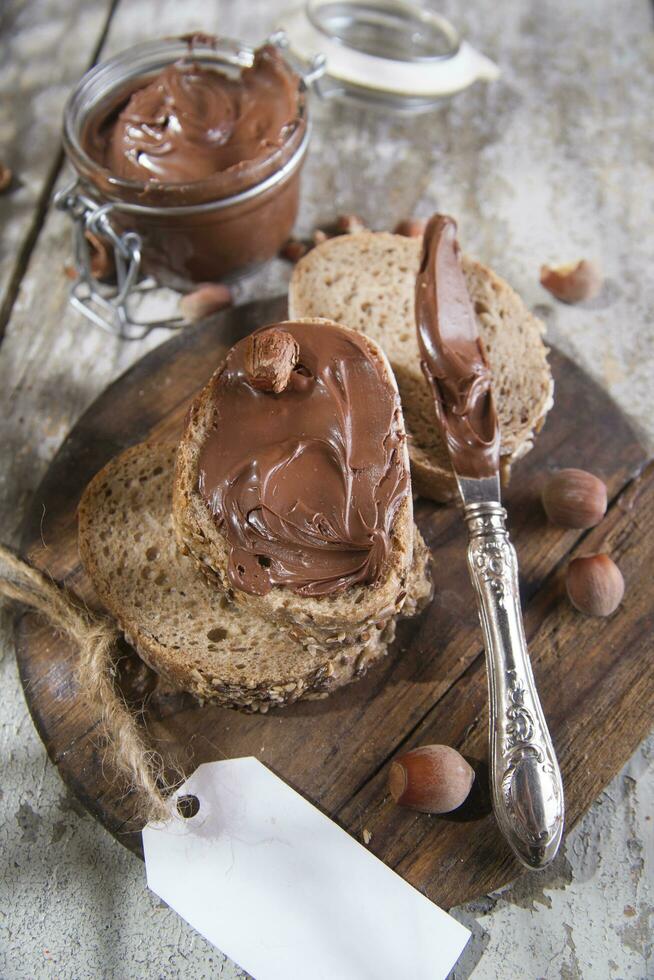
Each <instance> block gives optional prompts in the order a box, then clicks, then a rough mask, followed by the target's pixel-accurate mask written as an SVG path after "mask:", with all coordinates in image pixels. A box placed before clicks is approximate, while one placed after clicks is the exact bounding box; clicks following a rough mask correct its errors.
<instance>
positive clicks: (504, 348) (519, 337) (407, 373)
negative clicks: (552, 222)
mask: <svg viewBox="0 0 654 980" xmlns="http://www.w3.org/2000/svg"><path fill="white" fill-rule="evenodd" d="M421 248H422V239H421V238H406V237H403V236H401V235H391V234H388V233H386V232H361V233H359V234H356V235H343V236H339V237H337V238H332V239H330V240H328V241H326V242H324V243H323V244H322V245H319V246H318V247H317V248H315V249H313V250H312V251H311V252H310V253H309V254H308V255H306V256H305V257H304V258H303V259H302V260H301V261H300V262H298V264H297V265H296V267H295V269H294V271H293V276H292V279H291V284H290V288H289V316H290V317H330V318H332V319H334V320H337V321H339V322H341V323H344V324H347V325H348V326H349V327H352V328H354V329H355V330H359V331H361V332H362V333H365V334H366V335H367V336H369V337H371V338H372V339H373V340H375V341H376V342H377V343H378V344H379V345H380V346H381V347H382V348H383V350H384V351H385V353H386V355H387V357H388V359H389V361H390V363H391V365H392V367H393V371H394V372H395V377H396V379H397V383H398V387H399V390H400V395H401V398H402V406H403V409H404V419H405V424H406V431H407V435H408V441H409V452H410V456H411V472H412V478H413V488H414V490H415V491H416V492H417V493H418V494H421V495H423V496H425V497H429V498H431V499H433V500H449V499H451V498H452V497H453V496H454V494H455V484H454V476H453V473H452V470H451V467H450V464H449V460H448V456H447V451H446V449H445V447H444V445H443V443H442V441H441V439H440V435H439V432H438V431H437V428H438V427H437V426H436V424H435V420H434V406H433V398H432V394H431V391H430V389H429V386H428V384H427V382H426V380H425V377H424V376H423V373H422V370H421V367H420V353H419V350H418V341H417V334H416V327H415V315H414V293H415V282H416V274H417V272H418V267H419V264H420V254H421ZM463 268H464V273H465V277H466V283H467V286H468V291H469V293H470V296H471V299H472V303H473V307H474V310H475V314H476V317H477V321H478V326H479V332H480V335H481V337H482V340H483V342H484V345H485V349H486V353H487V356H488V361H489V364H490V368H491V373H492V377H493V390H494V395H495V401H496V405H497V410H498V416H499V421H500V429H501V459H502V469H503V472H504V473H505V475H508V471H509V469H510V466H511V464H512V463H513V462H515V461H516V460H518V459H520V457H522V456H524V455H525V453H527V452H528V451H529V450H530V449H531V447H532V445H533V440H534V436H535V434H536V433H537V432H538V431H539V430H540V428H541V427H542V425H543V423H544V421H545V416H546V415H547V412H548V411H549V409H550V408H551V406H552V404H553V398H552V395H553V381H552V375H551V372H550V369H549V365H548V362H547V347H546V346H545V344H544V342H543V334H544V326H543V324H542V323H541V321H540V320H538V319H537V318H536V317H535V316H533V315H532V314H531V313H530V312H529V310H528V309H527V307H526V306H525V304H524V303H523V302H522V300H521V299H520V297H519V296H518V295H517V293H515V292H514V290H513V289H511V287H510V286H509V285H508V284H507V283H506V282H504V280H503V279H500V277H499V276H497V275H496V274H495V273H494V272H493V271H492V270H491V269H489V268H487V267H486V266H484V265H482V264H481V263H480V262H477V261H475V260H474V259H472V258H470V257H468V256H465V255H464V256H463Z"/></svg>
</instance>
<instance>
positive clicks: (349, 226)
mask: <svg viewBox="0 0 654 980" xmlns="http://www.w3.org/2000/svg"><path fill="white" fill-rule="evenodd" d="M335 228H336V232H337V234H339V235H356V234H357V233H358V232H360V231H367V230H368V229H367V226H366V223H365V222H364V221H362V220H361V218H360V217H359V216H358V214H339V216H338V218H337V219H336V225H335Z"/></svg>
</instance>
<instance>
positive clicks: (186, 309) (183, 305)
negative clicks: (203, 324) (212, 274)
mask: <svg viewBox="0 0 654 980" xmlns="http://www.w3.org/2000/svg"><path fill="white" fill-rule="evenodd" d="M231 303H232V294H231V291H230V289H229V286H225V284H224V283H221V282H208V283H205V284H204V285H203V286H199V287H198V288H197V289H196V290H195V291H194V292H192V293H187V294H186V296H182V298H181V299H180V301H179V311H180V313H181V314H182V316H183V317H184V319H185V320H189V321H190V322H191V323H194V322H195V321H196V320H203V319H204V317H205V316H210V315H211V314H212V313H217V312H218V311H219V310H223V309H224V308H225V307H226V306H231Z"/></svg>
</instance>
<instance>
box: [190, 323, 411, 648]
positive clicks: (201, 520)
mask: <svg viewBox="0 0 654 980" xmlns="http://www.w3.org/2000/svg"><path fill="white" fill-rule="evenodd" d="M298 319H300V318H298ZM301 322H307V323H313V322H316V321H315V319H314V318H311V317H310V318H305V319H302V320H301ZM320 322H328V321H320ZM320 322H318V323H317V329H319V323H320ZM283 326H284V324H281V327H282V328H283ZM366 343H367V346H368V348H369V350H370V353H371V355H372V356H373V357H374V358H375V359H376V360H377V361H378V362H379V363H380V364H381V366H382V369H383V372H384V375H385V378H386V382H387V384H388V385H389V386H390V387H392V389H393V390H394V391H395V392H397V386H396V383H395V378H394V377H393V372H392V370H391V368H390V366H389V364H388V361H387V359H386V356H385V354H384V353H383V351H382V350H381V348H380V347H379V346H378V344H377V343H375V341H372V340H369V339H366ZM220 373H221V368H218V370H217V371H216V373H215V374H214V375H213V377H212V379H211V380H210V381H209V383H208V384H207V386H206V387H205V388H204V389H203V391H202V392H201V393H200V395H199V396H198V398H196V400H195V402H194V403H193V405H192V407H191V410H190V412H189V415H188V417H187V423H186V428H185V431H184V435H183V437H182V441H181V443H180V446H179V451H178V454H177V465H176V475H175V485H174V492H173V520H174V523H175V528H176V531H177V537H178V541H179V543H180V546H181V547H182V548H184V549H185V550H186V551H187V553H188V554H190V555H192V556H193V557H194V558H195V559H196V561H197V562H198V563H199V565H200V566H201V567H202V568H203V570H204V571H205V573H206V574H207V575H210V576H213V577H214V578H215V580H216V581H217V582H218V583H219V584H220V586H221V587H222V589H223V590H224V591H225V592H230V594H232V589H231V586H230V582H229V579H228V576H227V565H228V560H229V545H228V543H227V541H226V540H225V538H224V537H223V536H222V535H221V533H220V531H219V530H218V528H217V527H216V524H215V522H214V519H213V517H212V515H211V513H210V511H209V508H208V506H207V503H206V501H205V500H204V498H203V497H202V495H201V493H200V492H199V489H198V476H199V458H200V452H201V449H202V446H203V445H204V442H205V440H206V438H207V436H208V434H209V432H210V431H211V427H212V425H213V420H214V411H213V399H214V390H215V386H216V385H217V384H218V382H219V379H220ZM399 414H400V418H399V422H398V425H399V427H400V431H401V432H402V433H403V432H404V422H403V420H402V418H401V412H400V413H399ZM402 453H403V454H404V463H405V466H406V469H407V472H408V470H409V458H408V451H407V447H406V440H403V442H402ZM413 543H414V524H413V502H412V498H411V493H410V492H407V494H406V495H405V497H404V499H403V501H402V502H401V504H400V506H399V508H398V512H397V514H396V516H395V521H394V524H393V527H392V530H391V548H390V553H389V556H388V559H387V562H386V567H385V569H384V571H383V577H382V579H381V581H379V582H378V583H376V584H374V585H357V586H353V587H351V588H348V589H346V590H345V591H344V592H339V593H334V594H331V595H324V596H320V597H317V598H313V597H307V596H300V595H297V594H296V593H294V592H292V591H291V590H290V589H288V588H285V587H283V586H276V587H274V588H273V589H271V591H270V592H269V593H268V594H267V595H265V596H258V595H250V594H249V593H246V592H244V591H242V590H238V589H237V590H234V591H233V598H234V601H235V602H236V603H237V604H239V605H241V606H243V608H245V609H248V610H250V611H251V612H252V613H254V614H255V615H258V616H267V617H269V618H270V620H271V621H272V622H276V623H278V624H280V625H283V626H285V627H287V628H291V629H293V630H294V631H296V633H297V634H298V635H301V636H302V635H303V636H308V637H312V638H313V639H314V640H315V641H316V642H317V643H319V644H325V643H330V642H351V640H352V638H353V637H354V636H356V635H357V634H358V633H360V631H361V630H362V629H365V628H367V627H371V626H382V625H383V624H385V623H386V622H387V621H388V620H389V619H390V618H391V617H393V616H395V615H397V613H398V612H400V611H401V609H402V607H403V605H404V602H405V600H406V596H407V576H408V573H409V570H410V568H411V565H412V560H413Z"/></svg>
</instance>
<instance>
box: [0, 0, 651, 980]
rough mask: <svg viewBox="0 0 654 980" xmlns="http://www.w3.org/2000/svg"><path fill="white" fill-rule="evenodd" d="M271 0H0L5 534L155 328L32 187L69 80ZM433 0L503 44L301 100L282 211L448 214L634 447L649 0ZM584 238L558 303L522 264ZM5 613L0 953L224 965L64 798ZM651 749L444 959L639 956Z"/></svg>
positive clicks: (0, 520)
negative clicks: (628, 430) (348, 103)
mask: <svg viewBox="0 0 654 980" xmlns="http://www.w3.org/2000/svg"><path fill="white" fill-rule="evenodd" d="M282 6H283V4H282V3H278V2H277V0H276V2H274V3H273V2H270V0H268V2H264V0H256V2H249V3H247V4H246V3H239V4H237V3H236V2H235V0H231V2H228V0H223V2H222V3H219V4H215V5H212V6H209V5H204V4H200V3H186V4H179V3H176V2H174V0H169V2H163V0H161V2H157V0H139V3H138V4H135V3H134V2H130V0H114V2H108V0H67V2H65V3H64V2H63V0H40V2H38V0H28V2H26V3H22V4H21V3H19V2H15V3H12V2H8V3H6V4H5V6H4V7H3V10H2V14H1V15H0V16H1V18H2V19H1V20H0V30H1V33H0V46H1V48H2V58H1V60H0V86H2V90H3V94H4V95H5V96H7V97H5V98H4V99H3V101H2V103H1V104H0V144H1V145H2V147H3V149H2V156H3V158H4V161H5V162H6V163H8V164H9V165H10V166H11V167H12V169H13V170H14V174H15V178H14V183H13V185H12V187H11V189H10V191H9V193H7V194H5V195H4V196H2V197H1V198H0V216H1V221H0V236H1V242H2V250H1V252H0V335H2V336H3V339H2V344H1V346H0V399H1V401H2V409H1V412H0V432H1V436H0V440H1V442H0V445H1V450H0V458H1V460H2V466H1V472H0V527H1V528H2V533H1V537H2V539H3V540H5V541H9V542H12V541H15V539H16V532H17V528H18V526H19V524H20V520H21V516H22V513H23V511H24V507H25V504H26V501H27V500H28V499H29V497H30V494H31V493H32V491H33V489H34V488H35V486H36V485H37V483H38V482H39V480H40V478H41V476H42V475H43V472H44V471H45V469H46V467H47V465H48V462H49V460H50V459H51V457H52V455H53V454H54V452H55V450H56V448H57V447H58V445H59V444H60V442H61V441H62V439H63V437H64V436H65V434H66V432H67V431H68V430H69V428H70V427H71V425H72V424H73V423H74V421H75V420H76V418H77V417H78V416H79V415H80V413H81V412H82V410H83V409H84V408H85V407H86V406H87V405H88V404H89V403H90V402H91V401H92V400H93V399H94V398H95V397H96V396H97V394H98V393H99V392H100V391H101V390H102V389H103V388H104V387H105V386H106V385H107V383H108V382H109V381H111V380H112V379H113V378H115V377H116V376H117V375H118V374H119V373H121V372H122V371H123V370H124V369H125V368H126V367H127V366H129V365H130V364H131V363H133V362H134V361H135V360H136V359H138V358H139V357H141V356H142V355H143V353H144V352H145V351H146V350H149V349H151V348H152V347H153V346H154V345H156V344H158V343H160V342H161V341H162V340H163V339H164V337H165V334H163V333H157V334H154V335H152V336H151V337H150V338H148V339H147V340H145V341H143V342H140V343H133V344H125V343H120V342H118V341H116V340H114V339H113V338H110V337H108V336H107V335H105V334H102V333H100V332H99V331H97V330H95V329H94V328H91V327H89V326H88V325H86V324H85V323H84V322H83V321H82V320H81V319H80V318H79V317H78V316H77V315H76V314H75V313H73V312H72V311H71V310H70V308H69V307H68V305H67V290H68V285H69V283H68V280H67V279H66V277H65V275H64V271H63V267H64V265H65V264H66V263H67V262H68V261H70V258H69V256H70V233H69V228H68V226H67V224H66V221H65V219H64V218H63V217H62V216H61V215H59V214H58V213H56V212H53V211H52V209H51V207H50V199H51V194H52V191H53V189H54V188H56V187H57V186H60V185H61V184H62V183H63V181H64V180H65V179H66V177H65V174H64V172H63V170H62V159H61V152H60V139H59V135H60V122H61V110H62V106H63V102H64V100H65V97H66V94H67V92H68V91H69V89H70V87H71V85H72V84H73V83H74V82H75V81H76V79H77V78H78V77H79V75H80V74H82V73H83V72H84V71H85V70H86V68H87V67H88V66H89V65H91V64H92V63H93V62H94V60H96V59H97V58H98V57H105V56H107V55H108V54H110V53H113V52H116V51H118V50H120V49H121V48H124V47H126V46H128V45H129V44H131V43H134V42H136V41H138V40H143V39H145V38H146V37H153V36H161V35H165V34H171V33H182V32H186V31H188V30H190V29H193V28H196V29H197V28H202V29H205V30H209V31H216V32H222V33H226V34H228V35H229V34H231V35H233V36H239V37H241V38H243V39H245V40H247V41H251V42H256V41H258V40H260V39H261V38H262V37H263V36H264V35H265V34H266V33H267V32H268V31H269V30H270V29H272V28H273V27H274V26H275V15H276V13H277V12H278V11H279V10H280V9H282ZM438 7H439V9H441V10H442V11H443V12H444V13H445V14H446V15H449V16H451V17H452V19H453V20H454V21H455V22H456V23H457V26H459V27H460V28H461V30H462V31H463V32H464V33H465V34H466V35H467V36H469V38H470V39H471V40H472V41H473V42H474V43H475V45H476V46H478V47H479V48H480V49H481V50H482V51H484V52H485V53H487V54H489V55H490V56H491V57H493V58H495V59H496V60H497V61H498V62H499V63H500V65H501V67H502V69H503V76H502V79H501V80H500V81H499V82H497V83H496V84H495V85H493V86H492V87H490V88H484V87H482V86H476V87H475V88H473V89H471V90H469V91H468V92H465V93H463V94H462V95H460V96H458V97H456V98H455V99H453V100H451V101H449V102H447V103H444V104H443V105H442V106H441V107H440V108H439V109H438V110H437V111H436V112H434V113H433V114H430V115H428V116H424V117H419V118H417V119H413V120H397V119H389V118H384V117H380V116H378V115H372V114H364V113H363V112H361V111H360V110H355V109H351V108H346V107H342V106H337V105H328V104H319V103H315V104H314V106H313V110H314V119H315V121H316V127H315V132H314V138H313V143H312V150H311V154H310V159H309V161H308V164H307V167H306V170H305V177H304V194H303V204H302V210H301V215H300V222H299V227H300V230H301V231H303V232H308V231H310V230H311V229H312V228H313V227H314V226H316V225H319V224H320V223H321V222H323V221H324V222H326V221H328V220H329V219H330V218H331V217H333V215H334V214H335V213H339V212H356V213H359V214H361V215H362V216H363V217H364V218H365V219H366V220H367V221H368V222H369V223H370V224H371V225H372V226H373V227H377V228H387V227H392V225H393V224H394V223H395V222H396V221H397V220H398V219H399V218H402V217H406V216H408V215H411V214H419V215H426V214H428V213H429V212H430V211H432V210H433V209H434V208H437V207H438V208H442V209H444V210H447V211H449V212H451V213H453V214H456V215H457V216H458V217H459V219H460V225H461V231H462V236H463V237H464V239H465V241H466V243H467V247H468V248H469V250H470V251H471V252H473V253H476V254H478V255H479V256H480V257H481V258H482V259H483V260H484V261H486V262H488V263H489V264H490V265H492V266H494V267H495V268H496V269H497V270H498V272H500V273H501V274H502V275H504V276H505V277H506V278H507V279H508V280H509V281H510V282H512V283H513V284H514V285H515V286H516V288H517V289H518V290H519V291H520V292H521V293H522V295H523V296H524V297H525V300H526V301H527V302H528V303H529V304H530V305H531V306H532V307H535V308H537V311H538V313H539V314H540V315H541V316H542V317H543V318H544V319H545V320H546V321H547V323H548V327H549V329H550V335H551V337H552V339H553V340H555V341H556V343H557V344H558V345H559V346H560V347H562V348H563V349H564V350H565V351H566V352H567V353H568V354H570V355H571V356H573V357H574V358H576V359H577V360H578V361H579V362H580V363H581V364H582V365H583V366H584V367H585V368H586V369H587V370H588V371H589V372H590V373H591V374H593V375H594V376H595V378H596V379H598V380H599V381H600V382H601V383H602V384H604V385H605V386H606V387H607V388H608V389H609V390H610V391H611V393H612V394H613V395H614V397H615V398H616V399H617V400H618V402H619V403H620V404H621V406H622V407H623V408H624V410H625V411H626V412H627V413H629V414H630V415H631V417H632V418H633V419H634V420H635V422H636V423H637V424H638V425H640V427H641V429H642V431H643V436H644V438H645V439H646V440H647V442H648V445H649V446H650V447H652V446H654V421H653V419H652V408H653V407H654V405H653V399H652V396H651V390H652V383H653V381H654V346H653V345H654V324H653V323H652V313H651V311H652V310H653V309H654V280H653V279H652V276H651V269H652V267H654V225H653V223H652V200H653V190H654V180H653V176H654V174H653V162H654V135H653V131H652V128H651V124H650V114H651V104H652V100H653V99H654V82H653V78H654V75H653V73H652V68H653V67H654V65H653V61H654V48H653V46H652V10H651V6H650V5H649V4H648V3H647V2H645V0H639V2H636V0H633V2H619V3H610V2H609V0H599V2H590V0H586V2H585V3H582V2H577V3H574V2H572V3H571V2H566V3H563V0H556V2H552V3H550V4H547V5H545V4H538V3H536V2H530V3H523V4H520V5H518V4H502V5H500V4H492V3H490V2H486V0H485V2H481V0H479V2H478V3H476V4H474V5H472V4H471V5H467V7H466V8H465V9H464V10H463V9H459V5H457V4H455V3H454V2H442V3H439V4H438ZM581 256H589V257H590V256H596V257H598V258H599V259H600V260H601V261H602V263H603V265H604V267H605V269H606V272H607V275H608V284H607V288H606V289H605V291H604V294H603V296H602V297H601V298H600V299H599V300H598V301H597V302H596V303H595V304H592V305H591V307H590V308H589V307H585V308H583V309H582V308H576V309H575V308H564V307H561V306H555V305H554V304H553V302H552V301H551V300H550V298H549V296H548V295H547V294H546V293H544V292H543V290H542V289H541V288H540V286H539V285H538V268H539V265H540V264H541V262H545V261H554V262H556V261H557V260H565V259H570V258H576V257H581ZM288 271H289V270H288V267H287V266H286V265H285V264H283V263H282V262H274V263H271V265H270V266H268V267H267V268H266V269H265V270H263V271H262V272H260V273H259V274H258V275H257V276H255V277H253V278H252V279H251V280H249V281H248V282H246V283H244V284H242V286H241V287H240V290H239V301H241V300H245V299H249V298H253V297H263V296H268V295H274V294H276V293H278V292H280V291H282V290H283V288H284V284H285V281H286V278H287V276H288ZM171 303H172V306H171V309H173V308H174V301H173V300H172V299H171ZM648 531H649V529H646V528H644V529H643V533H648ZM650 533H651V532H650ZM44 543H45V545H46V547H47V541H45V542H44ZM1 628H2V634H1V642H2V649H3V651H4V653H5V655H4V657H3V659H2V661H1V662H0V671H1V673H2V681H1V683H2V691H3V708H4V710H3V712H2V729H1V735H0V738H1V743H2V760H3V780H2V786H1V787H0V810H1V812H2V819H1V821H0V842H1V844H2V850H3V854H4V855H5V861H4V862H3V867H2V872H1V874H2V876H3V877H2V879H1V880H2V884H1V885H0V887H1V888H2V890H3V893H4V895H3V897H2V899H0V908H1V909H2V910H3V915H2V917H1V918H0V975H2V976H3V977H5V976H6V977H22V976H25V977H28V976H29V977H40V976H50V975H52V976H57V977H81V976H108V977H114V976H115V977H122V976H130V977H132V976H147V977H169V976H177V975H179V974H180V973H182V972H184V973H186V972H189V973H190V972H191V971H192V972H193V973H194V975H196V976H209V975H215V974H217V973H219V972H221V974H222V975H224V976H234V975H238V971H236V970H235V968H233V967H231V966H230V965H229V964H227V963H224V962H223V960H222V957H221V956H220V955H219V954H218V953H216V952H215V951H213V950H211V949H210V948H208V947H207V945H206V943H204V941H203V940H201V939H200V938H199V937H197V936H196V935H195V934H194V933H193V932H192V931H191V930H190V929H188V928H187V927H186V926H185V925H184V923H182V922H181V921H180V920H179V919H177V917H176V916H175V915H174V914H173V913H171V912H170V911H169V910H168V909H166V908H165V907H161V906H159V905H157V904H156V902H155V901H154V900H153V899H152V897H151V896H150V895H149V894H148V893H147V891H146V890H145V887H144V880H143V872H142V866H141V865H140V863H139V862H137V861H136V859H133V858H131V856H130V855H129V854H127V852H125V851H124V850H123V849H122V848H121V847H119V845H117V844H116V843H115V842H114V841H113V840H111V839H110V838H109V837H108V835H106V834H105V832H104V831H102V830H101V828H99V827H98V826H96V825H95V824H94V823H93V822H92V821H91V819H90V818H89V817H88V816H86V817H85V816H84V815H83V814H81V815H80V816H79V817H78V816H77V815H76V814H75V813H74V812H73V811H75V810H76V803H75V801H74V800H71V799H69V798H68V797H67V796H66V794H65V792H64V791H63V787H62V786H61V784H60V782H59V780H58V777H57V776H56V774H55V773H54V772H53V770H52V769H51V767H50V765H49V763H48V762H47V760H46V757H45V752H44V749H43V747H42V746H41V744H40V742H39V741H38V738H37V736H36V735H35V733H34V731H33V730H32V726H31V722H30V720H29V717H28V716H27V712H26V708H25V705H24V702H23V699H22V694H21V692H20V688H19V684H18V680H17V677H16V671H15V666H14V662H13V645H12V633H11V629H10V616H9V615H8V614H3V619H2V623H1ZM598 751H601V746H600V747H598ZM651 754H652V743H651V742H650V743H649V744H648V743H646V744H645V745H644V746H643V748H642V749H641V751H640V752H639V753H637V755H636V756H635V757H634V759H633V760H632V762H631V763H630V764H629V766H628V767H627V768H626V770H625V771H624V773H623V774H622V775H621V776H619V777H618V778H617V779H616V780H614V782H613V783H612V784H611V786H610V787H609V788H608V789H607V791H606V792H605V793H603V794H602V797H601V799H600V800H599V801H598V802H597V804H596V805H595V806H594V807H593V809H592V810H591V812H590V813H589V814H588V815H587V817H586V818H585V819H584V820H583V821H582V824H581V825H580V826H579V827H578V828H577V829H576V830H575V832H574V833H573V834H572V835H571V836H570V837H569V838H568V840H567V844H566V847H565V849H564V851H563V853H562V854H561V856H560V858H559V860H558V862H557V864H556V865H555V866H554V867H553V868H552V869H551V870H550V871H549V872H547V873H546V874H545V875H541V876H535V875H532V876H527V877H526V878H525V879H523V880H522V881H521V882H520V884H518V885H516V886H514V887H513V888H512V889H509V890H508V891H506V892H504V893H503V894H501V895H495V896H491V897H489V898H488V899H485V900H483V901H481V902H478V903H475V904H474V906H468V907H466V908H462V909H459V910H457V912H456V914H457V915H458V916H459V917H460V918H462V919H463V920H464V921H466V922H467V923H468V924H469V925H470V926H471V927H472V928H473V932H474V939H473V942H472V943H471V944H470V946H469V949H468V951H467V952H466V954H465V956H464V960H463V961H462V963H461V965H460V967H459V971H458V975H460V976H468V975H469V973H470V972H471V971H472V970H473V969H474V975H475V977H476V978H482V977H496V976H501V977H504V976H507V977H508V976H512V977H522V976H539V977H541V976H546V977H553V976H565V977H581V976H592V977H594V978H595V977H626V976H629V977H644V976H647V975H648V973H649V971H651V969H652V964H651V961H649V962H648V959H647V958H648V956H649V955H650V954H651V946H648V943H650V942H651V939H650V937H651V930H650V929H649V928H648V921H649V919H648V917H649V916H650V915H651V913H652V911H653V906H654V897H653V895H652V864H653V861H654V857H653V855H652V850H651V845H652V839H653V835H652V831H651V822H650V816H651V814H652V812H654V806H653V805H652V804H653V796H654V785H653V783H654V780H653V779H652V768H651ZM648 848H649V850H648ZM484 950H485V953H484V956H483V959H481V960H480V957H481V953H482V951H484Z"/></svg>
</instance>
